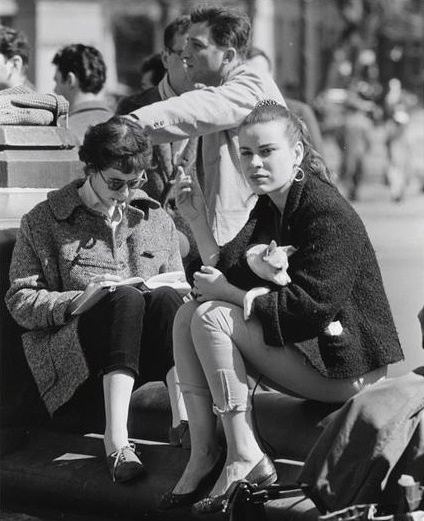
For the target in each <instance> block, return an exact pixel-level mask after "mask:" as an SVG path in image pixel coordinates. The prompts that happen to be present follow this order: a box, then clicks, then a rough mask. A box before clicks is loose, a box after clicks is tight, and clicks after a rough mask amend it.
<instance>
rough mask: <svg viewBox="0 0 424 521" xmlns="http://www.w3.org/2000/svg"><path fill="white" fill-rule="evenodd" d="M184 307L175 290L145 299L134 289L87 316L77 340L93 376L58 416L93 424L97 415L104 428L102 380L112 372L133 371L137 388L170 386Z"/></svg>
mask: <svg viewBox="0 0 424 521" xmlns="http://www.w3.org/2000/svg"><path fill="white" fill-rule="evenodd" d="M181 304H182V298H181V297H180V295H179V294H178V293H177V292H176V291H175V290H173V289H172V288H168V287H162V288H157V289H155V290H153V291H151V292H150V293H142V292H141V291H139V290H138V289H136V288H134V287H132V286H121V287H118V288H116V290H115V291H113V292H110V293H108V294H107V295H106V296H105V297H103V298H102V300H100V301H99V302H98V303H97V304H96V305H95V306H93V307H92V308H91V309H89V310H88V311H86V312H85V313H83V314H82V315H81V316H80V319H79V325H78V334H79V339H80V343H81V346H82V348H83V350H84V353H85V356H86V359H87V363H88V367H89V369H90V373H91V375H90V378H89V379H88V380H87V381H86V382H85V383H84V384H83V385H82V386H81V387H80V388H79V389H78V390H77V392H76V393H75V395H74V396H73V397H72V399H71V400H70V401H69V402H68V403H67V404H65V405H64V406H63V407H61V409H62V410H61V409H59V411H58V413H59V415H60V416H69V414H71V415H73V412H75V413H76V411H78V416H80V417H81V416H82V418H81V419H84V417H86V418H87V419H88V420H89V421H88V423H90V421H91V420H92V419H93V413H94V414H95V415H99V416H100V423H102V420H103V415H104V411H103V409H104V407H103V406H102V401H103V385H102V378H101V376H103V375H104V374H107V373H109V372H111V371H116V370H126V371H130V372H131V373H132V374H133V375H134V377H135V385H134V387H135V388H138V387H140V385H143V384H144V383H146V382H149V381H156V380H162V381H165V379H166V374H167V372H168V371H169V369H171V367H172V366H173V365H174V358H173V352H172V326H173V322H174V317H175V314H176V312H177V309H178V308H179V307H180V305H181ZM98 421H99V420H97V421H96V423H98Z"/></svg>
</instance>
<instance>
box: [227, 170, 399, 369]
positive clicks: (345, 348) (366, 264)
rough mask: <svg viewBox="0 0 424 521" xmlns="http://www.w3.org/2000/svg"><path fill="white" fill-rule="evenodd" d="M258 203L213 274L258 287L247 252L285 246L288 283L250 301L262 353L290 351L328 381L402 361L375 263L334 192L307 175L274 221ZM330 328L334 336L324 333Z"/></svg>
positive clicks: (271, 209) (269, 209) (358, 224)
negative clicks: (336, 325)
mask: <svg viewBox="0 0 424 521" xmlns="http://www.w3.org/2000/svg"><path fill="white" fill-rule="evenodd" d="M280 217H281V216H280V215H279V212H278V211H277V210H276V208H275V206H274V205H273V204H272V203H271V200H270V199H269V197H268V196H260V197H259V199H258V203H257V205H256V206H255V208H254V209H253V211H252V213H251V215H250V217H249V220H248V222H247V223H246V225H245V226H244V228H243V229H242V230H241V231H240V233H239V234H238V235H237V236H236V237H235V238H234V239H233V240H232V241H231V242H229V243H228V244H226V245H225V246H224V247H223V248H221V253H220V261H219V263H218V264H217V268H218V269H219V270H221V271H222V272H223V273H224V274H225V275H226V277H227V279H228V280H229V282H231V283H232V284H234V285H236V286H238V287H240V288H242V289H245V290H247V289H250V288H252V287H255V286H263V285H264V282H263V280H261V279H259V277H257V276H256V275H254V274H253V273H252V272H251V271H250V268H249V267H248V265H247V262H246V257H245V252H246V249H247V247H248V246H249V244H253V243H257V242H265V241H266V242H269V241H270V240H271V239H275V240H276V242H277V244H279V245H292V246H294V247H295V248H297V252H296V253H294V254H293V255H291V256H290V258H289V267H288V273H289V275H290V278H291V283H289V284H288V285H287V286H285V287H280V286H272V291H271V292H270V293H268V294H267V295H263V296H260V297H257V298H256V299H255V301H254V313H255V314H256V316H257V317H258V318H259V320H260V321H261V323H262V327H263V333H264V340H265V342H266V343H267V344H268V345H272V346H281V347H283V346H284V345H285V344H286V343H290V344H294V345H295V346H296V347H297V348H298V349H299V350H300V351H301V352H302V353H303V354H304V356H305V358H306V359H307V360H308V362H309V363H310V364H311V365H312V366H313V367H315V369H317V370H318V371H319V372H320V373H321V374H322V375H324V376H326V377H329V378H349V377H358V376H360V375H362V374H365V373H367V372H369V371H372V370H373V369H376V368H378V367H381V366H384V365H387V364H390V363H394V362H397V361H399V360H401V359H402V358H403V353H402V350H401V347H400V344H399V339H398V336H397V333H396V329H395V326H394V323H393V317H392V314H391V311H390V308H389V303H388V300H387V297H386V294H385V291H384V287H383V281H382V277H381V273H380V269H379V266H378V264H377V259H376V256H375V253H374V250H373V248H372V245H371V242H370V240H369V237H368V235H367V232H366V230H365V227H364V225H363V223H362V221H361V219H360V217H359V216H358V214H357V213H356V212H355V210H354V209H353V208H352V206H351V205H350V204H349V203H348V202H347V201H346V200H345V199H344V197H343V196H342V195H341V194H340V193H339V192H338V190H337V188H336V187H334V186H333V185H331V184H330V183H327V182H325V181H322V180H321V179H319V178H318V177H317V176H315V175H313V174H308V173H306V174H305V177H304V179H303V181H300V182H295V183H293V184H292V186H291V188H290V192H289V195H288V199H287V203H286V208H285V212H284V215H283V218H282V220H281V219H280ZM332 321H339V322H340V323H341V325H342V327H343V332H342V334H341V335H336V336H331V335H329V334H325V333H324V329H325V328H326V327H327V326H328V325H329V323H330V322H332Z"/></svg>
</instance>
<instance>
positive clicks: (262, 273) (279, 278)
mask: <svg viewBox="0 0 424 521" xmlns="http://www.w3.org/2000/svg"><path fill="white" fill-rule="evenodd" d="M295 251H297V250H296V248H295V247H294V246H277V243H276V242H275V241H271V242H270V243H269V245H267V244H254V245H253V246H251V247H250V248H249V249H248V250H247V251H246V259H247V264H248V265H249V267H250V269H251V270H252V271H253V273H255V275H257V276H258V277H261V278H262V279H264V280H265V281H269V282H273V283H274V284H277V285H278V286H287V284H288V283H289V282H291V279H290V276H289V274H288V273H287V268H288V267H289V256H290V255H292V254H293V253H294V252H295ZM270 291H271V289H270V288H269V287H267V286H258V287H256V288H252V289H250V290H249V291H248V292H247V293H246V295H245V296H244V298H243V311H244V320H248V319H249V318H250V316H251V314H252V308H253V301H254V300H255V298H256V297H259V296H260V295H266V294H267V293H269V292H270ZM342 333H343V326H342V325H341V324H340V322H339V321H338V320H337V321H335V322H330V323H329V324H328V326H327V327H326V328H325V329H324V334H326V335H330V336H338V335H341V334H342Z"/></svg>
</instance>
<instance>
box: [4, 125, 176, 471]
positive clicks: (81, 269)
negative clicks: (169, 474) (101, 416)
mask: <svg viewBox="0 0 424 521" xmlns="http://www.w3.org/2000/svg"><path fill="white" fill-rule="evenodd" d="M151 154H152V146H151V143H150V139H149V138H148V136H147V135H146V134H145V133H144V131H143V130H142V129H141V128H140V126H139V125H137V124H136V123H134V122H132V121H130V120H128V119H126V118H123V117H113V118H111V119H110V120H108V121H106V122H104V123H100V124H98V125H96V126H94V127H91V128H90V129H89V130H88V131H87V133H86V135H85V139H84V143H83V145H82V146H81V148H80V152H79V155H80V159H81V161H83V162H84V163H85V179H78V180H75V181H73V182H71V183H70V184H68V185H67V186H65V187H63V188H61V189H60V190H56V191H52V192H50V193H49V194H48V198H47V201H44V202H42V203H40V204H38V205H37V206H36V207H35V208H33V209H32V210H31V211H30V212H29V213H28V214H26V215H25V216H24V217H23V219H22V223H21V228H20V230H19V233H18V236H17V241H16V245H15V250H14V254H13V259H12V263H11V268H10V280H11V287H10V289H9V291H8V294H7V296H6V303H7V306H8V308H9V310H10V312H11V314H12V316H13V317H14V319H15V320H16V322H17V323H18V324H19V325H21V326H22V327H24V328H25V329H26V330H27V332H26V333H24V335H23V344H24V350H25V355H26V357H27V360H28V363H29V366H30V368H31V370H32V372H33V375H34V378H35V380H36V382H37V385H38V388H39V391H40V394H41V397H42V399H43V401H44V403H45V405H46V408H47V410H48V412H49V413H50V414H51V415H54V414H59V415H60V414H61V411H62V412H63V410H64V408H67V410H69V407H70V406H75V404H81V405H82V404H83V401H84V398H83V397H84V396H85V401H86V402H87V394H84V390H86V389H88V388H89V387H88V385H89V384H90V385H91V386H92V385H93V381H94V382H97V384H98V385H100V391H101V390H103V398H104V412H105V435H104V444H105V450H106V456H107V462H108V466H109V469H110V472H111V474H112V478H113V480H114V481H127V480H129V479H133V478H135V477H137V476H139V475H140V474H141V473H142V472H143V464H142V462H141V461H140V459H139V458H138V456H137V455H136V453H135V449H134V445H133V444H130V443H129V441H128V432H127V419H128V409H129V403H130V397H131V393H132V390H133V387H134V385H136V386H139V385H141V384H142V383H145V382H147V381H149V380H164V381H166V380H167V378H168V379H172V377H173V374H174V373H173V366H174V362H173V356H172V324H173V319H174V315H175V313H176V311H177V309H178V307H179V306H180V304H181V302H182V300H181V297H180V295H179V294H178V293H177V292H176V291H175V290H174V289H171V288H169V287H164V288H158V289H155V290H153V291H151V292H149V293H142V292H141V291H139V290H138V289H137V288H135V287H133V286H118V287H116V290H115V291H111V292H107V294H106V296H105V297H103V298H102V299H101V300H100V301H99V302H97V303H96V304H94V305H93V306H92V307H91V308H90V309H88V310H86V311H85V312H84V313H82V314H80V315H74V314H73V311H75V309H76V308H77V307H78V304H79V303H80V302H81V300H82V299H83V298H84V297H85V295H86V294H87V292H88V291H89V289H90V287H91V286H92V284H93V283H96V282H103V281H106V282H110V281H112V282H116V281H119V280H121V279H125V278H129V277H133V276H141V277H143V278H145V279H148V278H150V277H151V276H153V275H156V274H158V273H161V272H168V271H179V270H182V269H183V266H182V261H181V256H180V251H179V243H178V236H177V232H176V229H175V226H174V223H173V221H172V219H171V218H170V217H169V216H168V215H167V214H166V212H165V211H164V210H163V209H162V208H160V205H159V203H158V202H156V201H155V200H153V199H151V198H149V197H148V196H147V195H146V193H145V192H143V191H142V190H140V188H142V186H143V184H144V183H145V182H146V180H147V177H146V169H147V168H149V167H150V161H151ZM95 385H96V384H94V386H95ZM90 389H91V387H90ZM174 398H175V397H174ZM171 404H172V406H173V414H174V420H175V418H179V419H181V420H184V419H186V416H185V410H184V404H183V402H182V400H180V401H179V402H177V400H176V399H172V397H171Z"/></svg>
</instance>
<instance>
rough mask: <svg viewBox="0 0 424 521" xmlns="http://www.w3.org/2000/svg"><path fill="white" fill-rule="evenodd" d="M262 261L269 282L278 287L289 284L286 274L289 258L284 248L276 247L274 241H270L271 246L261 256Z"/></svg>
mask: <svg viewBox="0 0 424 521" xmlns="http://www.w3.org/2000/svg"><path fill="white" fill-rule="evenodd" d="M262 261H263V262H264V269H265V271H266V272H267V273H268V276H269V277H270V278H269V280H270V281H271V282H274V283H275V284H278V285H280V286H286V285H287V284H288V283H289V282H290V277H289V275H288V273H287V268H288V267H289V257H288V255H287V252H286V250H285V249H284V246H280V247H278V246H277V244H276V243H275V241H271V244H270V245H269V246H268V247H267V248H266V250H265V252H264V254H263V255H262Z"/></svg>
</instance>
